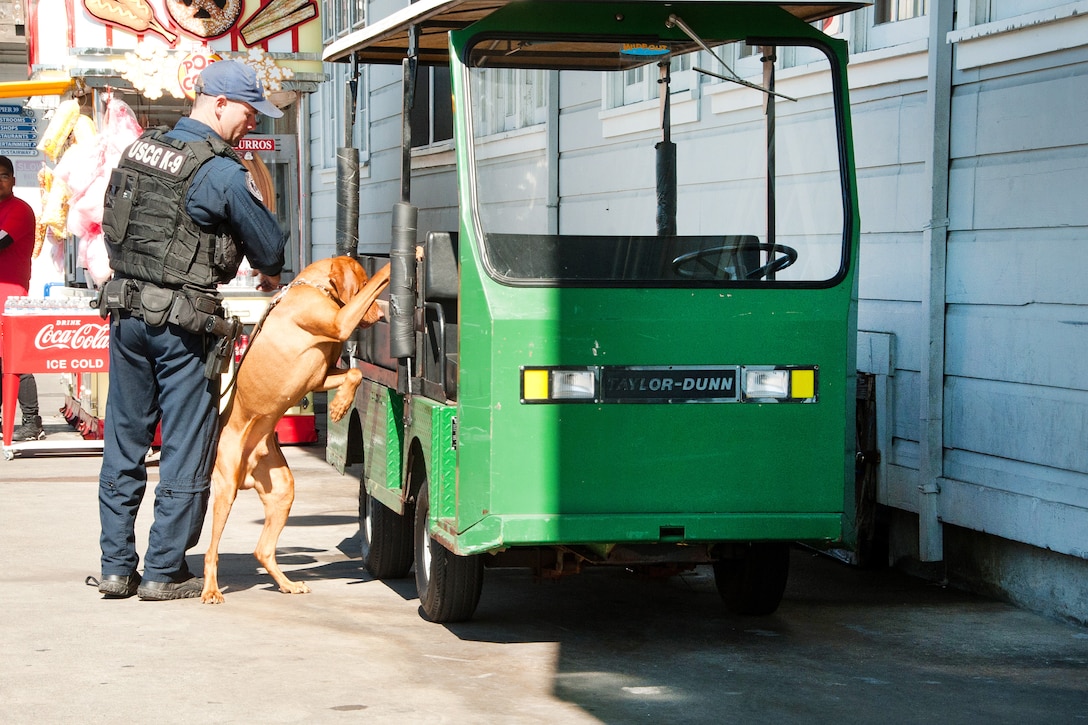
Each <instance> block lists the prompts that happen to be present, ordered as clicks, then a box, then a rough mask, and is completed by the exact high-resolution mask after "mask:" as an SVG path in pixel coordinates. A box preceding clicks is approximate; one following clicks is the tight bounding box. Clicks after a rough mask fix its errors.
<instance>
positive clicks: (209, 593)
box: [200, 589, 223, 604]
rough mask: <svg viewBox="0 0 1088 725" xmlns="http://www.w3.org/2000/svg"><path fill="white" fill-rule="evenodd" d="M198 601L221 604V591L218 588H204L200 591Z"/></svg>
mask: <svg viewBox="0 0 1088 725" xmlns="http://www.w3.org/2000/svg"><path fill="white" fill-rule="evenodd" d="M200 601H201V602H203V603H204V604H222V603H223V592H221V591H219V590H218V589H205V590H204V591H202V592H201V593H200Z"/></svg>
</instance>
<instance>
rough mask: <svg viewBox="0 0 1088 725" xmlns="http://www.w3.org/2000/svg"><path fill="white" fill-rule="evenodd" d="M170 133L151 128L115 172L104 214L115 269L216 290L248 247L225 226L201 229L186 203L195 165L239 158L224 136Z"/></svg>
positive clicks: (140, 277)
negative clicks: (184, 137)
mask: <svg viewBox="0 0 1088 725" xmlns="http://www.w3.org/2000/svg"><path fill="white" fill-rule="evenodd" d="M165 130H166V129H161V128H160V129H153V130H150V131H146V132H145V133H144V134H143V135H142V136H140V138H139V139H137V140H136V141H135V142H134V143H133V144H132V145H131V146H129V147H128V148H127V149H126V150H125V152H124V154H122V156H121V162H120V164H118V166H117V168H116V169H114V170H113V172H112V173H111V174H110V183H109V187H108V188H107V190H106V197H105V206H104V209H103V215H102V231H103V233H104V234H105V237H106V249H107V251H108V252H109V258H110V266H111V267H112V268H113V270H114V272H115V273H116V274H117V275H118V276H119V277H128V278H132V279H138V280H142V281H144V282H150V283H152V284H155V285H159V286H162V287H167V288H170V289H182V288H189V289H193V288H195V289H199V290H207V291H214V290H215V285H216V284H218V283H221V282H227V281H229V280H230V279H231V278H233V277H234V275H235V274H236V273H237V271H238V266H239V265H240V264H241V262H242V250H241V248H240V245H238V243H236V242H235V241H234V239H233V238H231V236H230V233H229V231H228V230H227V229H226V228H225V225H224V226H223V228H220V229H202V228H201V227H199V226H197V225H196V223H195V222H194V221H193V220H192V218H190V216H189V214H188V213H187V212H186V211H185V200H186V199H187V198H188V193H189V186H190V184H191V183H192V180H193V176H194V175H195V174H196V171H197V169H199V168H200V167H201V166H203V165H204V164H205V163H207V162H208V161H210V160H211V159H212V158H213V157H215V156H225V157H227V158H231V159H234V160H235V161H238V156H237V155H236V154H235V153H234V150H233V149H232V148H231V147H230V146H229V145H227V144H226V142H224V141H222V140H221V139H218V138H215V137H210V138H208V139H205V140H202V141H178V140H177V139H172V138H169V137H167V136H165V135H164V133H165ZM238 163H239V164H240V163H241V162H240V161H238Z"/></svg>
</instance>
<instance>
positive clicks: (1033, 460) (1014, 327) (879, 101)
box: [309, 0, 1088, 622]
mask: <svg viewBox="0 0 1088 725" xmlns="http://www.w3.org/2000/svg"><path fill="white" fill-rule="evenodd" d="M406 4H407V3H406V2H405V0H373V1H372V2H367V1H366V0H354V1H353V2H340V3H330V4H325V5H324V6H323V8H324V11H323V12H324V13H325V17H324V19H323V22H324V27H325V36H326V41H329V40H332V39H335V38H337V37H340V36H342V35H343V34H344V33H346V32H349V31H350V30H352V29H355V28H358V27H362V26H363V25H364V24H365V22H366V19H367V17H369V18H371V19H372V20H377V19H380V18H382V17H385V16H387V15H388V14H390V13H392V12H394V11H396V10H399V9H400V8H402V7H404V6H405V5H406ZM824 23H825V24H824V29H825V31H826V32H829V33H832V34H836V35H839V36H840V37H845V38H846V39H847V40H849V42H850V45H851V49H852V56H851V65H850V86H851V101H852V113H853V124H854V139H855V150H856V158H857V163H858V176H859V186H860V198H861V215H862V249H861V266H860V302H859V314H858V320H859V329H860V331H861V333H860V334H859V350H858V366H859V369H860V370H861V371H863V372H866V373H872V374H874V375H875V376H876V378H875V380H876V390H877V395H878V400H877V409H878V413H877V415H878V423H879V425H878V430H877V442H878V443H877V447H878V449H879V451H880V463H879V466H878V474H879V475H878V487H877V494H876V495H877V500H878V502H879V503H880V504H882V508H881V514H882V519H883V520H885V521H886V523H887V524H888V528H889V532H890V537H889V538H890V546H889V554H890V557H891V559H892V560H894V561H895V562H896V563H898V564H900V565H902V566H904V567H905V568H908V569H910V570H912V571H916V572H918V573H920V574H922V575H925V576H931V577H935V578H940V579H947V580H949V581H950V582H951V583H953V584H956V585H962V586H966V587H969V588H972V589H975V590H977V591H982V592H984V593H987V594H992V595H996V596H1000V597H1004V598H1008V599H1010V600H1011V601H1014V602H1016V603H1018V604H1021V605H1022V606H1025V607H1028V608H1031V609H1034V610H1037V611H1042V612H1046V613H1048V614H1052V615H1056V616H1062V617H1068V618H1071V619H1074V620H1077V621H1080V622H1088V561H1086V559H1088V445H1085V444H1084V442H1083V438H1084V437H1085V434H1086V433H1088V376H1086V375H1082V374H1080V373H1079V372H1078V368H1077V367H1076V366H1077V364H1078V361H1080V360H1082V359H1084V358H1086V357H1088V285H1085V284H1084V283H1083V282H1082V278H1083V276H1084V274H1085V270H1088V191H1086V189H1088V123H1086V122H1085V120H1084V119H1085V118H1088V0H1078V1H1077V2H1072V3H1060V2H1056V1H1055V0H990V1H989V2H987V1H986V0H959V2H955V3H953V2H948V0H929V1H928V2H925V1H924V0H903V1H900V2H889V1H888V0H880V1H878V2H877V3H876V4H875V5H874V6H873V7H869V8H866V9H864V10H861V11H858V12H855V13H852V14H850V15H847V16H842V17H840V18H833V19H831V20H830V21H824ZM732 60H733V61H734V62H735V66H734V67H735V69H736V70H737V71H738V72H740V73H741V74H742V75H745V74H746V73H747V74H749V75H753V76H755V75H757V74H758V73H759V71H758V68H757V66H758V60H757V59H756V58H755V57H754V56H753V57H748V56H745V55H744V54H743V53H741V54H739V55H738V56H736V57H734V58H733V59H732ZM791 70H792V73H793V76H792V77H793V78H795V79H797V83H798V85H799V86H800V85H803V84H802V83H801V80H803V77H804V75H805V73H806V72H810V71H809V70H808V69H807V68H806V65H805V59H804V58H802V57H798V58H797V59H796V64H795V67H794V68H793V69H791ZM326 71H327V74H328V76H329V77H330V79H331V80H330V81H329V82H326V83H325V84H323V85H322V88H321V90H320V91H319V92H318V93H314V94H311V95H310V96H309V100H310V109H309V113H310V120H311V123H310V128H311V130H312V137H311V139H310V147H311V154H310V158H311V159H312V168H311V169H310V170H309V174H310V190H311V200H310V208H311V210H312V234H311V239H312V249H311V258H313V259H318V258H322V257H326V256H330V255H332V254H333V253H335V251H336V245H337V223H336V220H337V215H338V211H337V199H338V186H337V178H336V177H337V173H336V172H337V148H338V147H341V146H344V145H345V136H346V134H347V129H348V127H349V124H348V123H347V120H348V119H347V118H346V116H347V113H348V109H350V108H351V107H352V104H351V103H350V101H347V102H346V101H345V98H350V96H349V95H348V94H347V91H346V89H347V88H348V84H347V81H348V80H349V79H350V78H351V74H352V68H351V66H350V65H344V64H336V65H332V64H329V65H327V66H326ZM684 71H685V69H682V68H681V69H674V73H675V75H674V84H673V91H674V95H673V111H672V113H673V119H674V122H679V123H685V122H686V123H700V122H703V121H705V120H706V119H711V118H713V119H715V123H716V124H720V123H721V121H722V120H723V118H722V116H723V114H726V115H727V114H730V113H735V114H743V113H744V112H745V109H743V108H731V107H730V105H729V102H728V95H729V94H728V93H727V92H725V89H724V88H723V87H722V86H721V84H719V83H718V82H717V81H714V80H713V79H709V78H706V77H700V76H697V75H696V74H694V73H685V72H684ZM789 79H790V76H789V75H788V74H786V77H785V78H783V82H788V81H789ZM357 88H358V93H357V103H355V104H354V113H355V118H356V123H355V125H354V130H353V136H354V137H353V139H352V143H353V144H354V145H355V147H356V148H358V149H359V150H360V152H359V153H360V168H359V189H360V193H359V196H360V204H359V249H360V251H362V252H382V251H387V250H388V246H389V239H390V225H391V218H390V210H391V208H392V206H393V204H394V202H396V201H397V200H398V199H399V197H400V158H401V152H400V138H401V104H402V97H401V71H400V68H399V66H389V67H366V66H363V67H360V68H359V75H358V78H357ZM444 88H448V74H446V73H445V72H444V70H443V69H426V70H424V71H422V72H421V74H420V83H419V88H418V89H417V92H418V93H419V94H420V95H417V99H418V102H417V104H416V109H415V116H414V117H413V119H412V123H413V135H414V138H415V140H416V145H417V146H418V148H417V149H416V150H415V153H414V155H413V161H412V164H413V174H414V176H413V182H412V201H413V203H414V204H416V205H417V206H419V207H420V218H419V229H420V232H421V233H422V232H425V231H427V230H454V229H456V227H457V210H456V195H455V188H454V184H455V181H454V177H453V151H452V148H451V144H450V141H449V139H450V137H451V135H452V132H451V131H452V129H451V127H450V117H449V108H448V93H447V92H446V91H444V90H443V89H444ZM519 88H520V89H521V90H522V91H523V92H521V93H511V97H510V100H509V104H508V108H507V112H506V115H505V117H504V118H501V119H498V118H497V119H496V121H495V123H496V124H497V126H496V128H497V130H498V129H499V126H501V129H502V132H503V133H506V134H508V136H509V146H510V147H511V148H516V144H518V143H519V142H520V143H530V142H529V141H527V139H528V138H529V137H532V136H533V134H534V133H536V131H535V130H534V125H535V124H538V123H540V122H541V120H542V119H543V117H544V116H545V114H546V112H547V106H548V104H553V103H563V102H568V103H575V102H576V103H579V104H587V103H588V104H593V105H594V106H595V107H596V108H598V109H599V112H600V113H602V114H609V115H610V116H611V120H610V123H611V124H612V127H613V128H614V129H615V132H616V133H617V134H623V133H641V132H645V131H646V130H648V129H650V128H652V127H653V126H654V125H655V124H656V123H657V109H658V101H657V99H656V97H655V94H656V86H655V84H654V83H653V79H645V80H644V81H639V80H638V79H632V82H631V83H630V84H629V85H628V86H627V87H625V88H602V89H600V91H599V92H597V91H595V90H594V97H592V98H586V97H581V96H579V97H577V98H574V97H573V96H571V95H567V94H564V95H563V96H562V97H561V98H560V97H557V98H551V97H548V96H546V95H543V94H534V93H533V92H532V90H531V84H530V85H529V86H526V85H525V84H524V83H522V84H521V85H520V86H519ZM527 89H528V90H527ZM582 95H583V96H584V94H582ZM436 100H437V101H438V102H435V101H436ZM443 104H444V105H443ZM701 119H702V120H701ZM563 142H565V141H563ZM599 168H600V172H599V173H600V174H601V179H600V181H602V182H603V181H604V179H605V178H606V174H609V173H610V172H614V168H613V167H611V166H610V165H609V163H608V162H607V161H603V162H602V163H600V164H599ZM590 173H592V171H590ZM582 181H583V182H584V183H586V184H593V179H589V178H587V179H582ZM598 186H599V185H598ZM564 201H565V202H566V203H570V202H571V200H570V199H569V198H565V199H564Z"/></svg>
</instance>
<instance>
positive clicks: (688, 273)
mask: <svg viewBox="0 0 1088 725" xmlns="http://www.w3.org/2000/svg"><path fill="white" fill-rule="evenodd" d="M741 249H743V250H744V251H746V252H747V251H748V250H750V249H756V250H759V251H760V252H767V253H768V254H770V255H772V259H771V261H769V262H767V263H766V264H764V265H762V266H759V267H756V268H755V269H753V270H750V271H749V272H747V273H746V274H745V275H744V279H761V278H763V277H767V276H769V275H772V274H774V273H776V272H780V271H782V270H783V269H785V268H786V267H788V266H790V265H791V264H793V263H794V262H796V261H797V250H796V249H794V248H793V247H787V246H786V245H785V244H771V243H770V242H759V243H757V244H746V245H745V246H744V247H738V246H735V245H732V244H729V245H722V246H720V247H707V248H706V249H698V250H696V251H694V252H687V253H686V254H681V255H680V256H679V257H677V258H676V259H674V260H672V270H673V272H675V273H676V274H677V275H679V276H681V277H694V276H695V273H696V272H697V271H698V269H697V268H699V267H701V268H703V269H705V270H707V271H709V272H711V273H712V274H714V276H715V278H716V279H730V278H732V276H733V273H734V271H735V270H736V267H737V255H738V254H739V253H740V251H741ZM723 253H728V254H727V255H723ZM777 255H781V256H777ZM723 256H725V262H726V263H727V264H729V266H722V264H721V262H722V257H723ZM712 257H713V260H712V259H711V258H712Z"/></svg>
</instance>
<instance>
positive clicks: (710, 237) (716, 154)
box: [468, 38, 848, 286]
mask: <svg viewBox="0 0 1088 725" xmlns="http://www.w3.org/2000/svg"><path fill="white" fill-rule="evenodd" d="M578 42H579V41H577V40H571V39H569V38H564V39H562V40H561V41H560V40H556V41H547V40H542V39H533V40H513V39H510V38H503V39H499V40H497V39H490V40H486V41H482V42H477V43H476V44H475V45H474V46H473V47H472V50H471V52H470V55H469V60H470V62H469V64H468V65H469V70H468V73H469V91H470V94H471V99H470V104H471V105H470V109H471V110H470V113H469V116H470V118H471V124H472V134H471V136H472V144H471V145H472V147H473V148H472V150H471V154H470V156H471V158H472V160H473V169H474V193H475V204H474V206H475V208H476V210H477V217H476V219H477V224H478V229H477V230H476V231H477V237H478V239H479V240H480V243H481V248H482V250H483V253H484V258H485V259H486V260H487V265H488V268H489V271H490V273H491V274H492V276H494V277H495V278H496V279H498V280H500V281H504V282H508V283H511V284H573V285H593V286H599V285H603V286H608V285H623V286H707V285H712V286H713V285H721V286H733V285H759V284H778V285H797V284H802V285H811V284H827V283H830V282H833V281H834V280H835V279H836V278H837V277H838V276H839V275H840V273H841V272H842V271H843V270H844V252H845V250H846V249H847V248H848V247H847V244H846V237H847V234H846V230H845V229H844V225H845V223H844V219H846V218H847V215H846V213H845V210H846V208H847V206H846V205H847V203H848V197H847V194H846V193H845V188H846V187H845V175H844V174H843V173H842V168H841V167H842V162H841V159H842V157H843V150H842V148H841V139H842V138H843V135H842V134H841V133H840V128H839V127H840V122H839V120H838V110H837V103H836V102H835V98H836V93H835V87H834V84H833V80H832V77H833V74H832V72H831V68H830V64H829V61H828V58H827V57H826V56H825V54H824V53H823V52H822V51H821V50H820V49H819V48H816V47H811V46H796V47H791V46H788V45H784V44H782V43H777V44H775V45H765V44H763V43H762V42H761V43H759V44H753V45H747V44H745V43H744V42H735V43H724V42H721V41H718V42H715V43H711V45H713V46H714V47H713V50H711V49H710V48H709V47H707V48H705V49H701V48H700V47H698V45H696V44H695V43H682V44H681V43H677V44H675V45H673V46H670V45H667V44H663V43H657V42H647V41H646V39H645V38H632V39H631V41H630V42H629V43H617V42H616V41H615V40H612V39H610V40H609V41H607V42H584V43H582V44H583V45H584V46H585V48H584V49H583V50H584V51H585V52H584V53H583V55H584V56H585V57H591V58H592V60H593V69H592V70H579V69H577V68H576V67H575V65H576V64H574V63H568V64H567V65H566V66H565V67H568V69H565V70H562V71H556V70H546V69H545V68H544V67H545V66H546V65H547V63H548V58H549V45H550V44H551V45H554V46H555V48H554V49H555V50H558V49H559V46H562V50H563V52H564V53H565V57H572V54H571V53H570V48H571V46H572V45H577V44H578ZM753 43H754V41H753ZM723 61H724V63H723ZM519 63H520V64H521V65H520V66H519V65H518V64H519ZM611 66H614V69H613V70H600V69H601V68H607V67H611ZM738 78H743V80H744V82H745V83H744V84H741V83H737V82H732V81H731V80H730V79H738ZM771 89H773V90H774V92H773V93H770V92H768V91H770V90H771ZM666 98H667V100H668V103H666V102H665V99H666Z"/></svg>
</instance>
